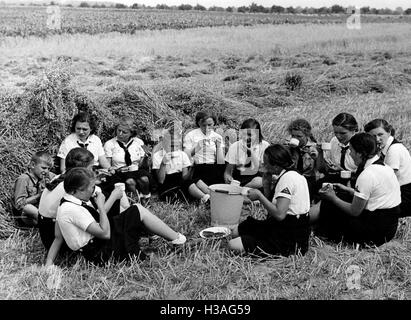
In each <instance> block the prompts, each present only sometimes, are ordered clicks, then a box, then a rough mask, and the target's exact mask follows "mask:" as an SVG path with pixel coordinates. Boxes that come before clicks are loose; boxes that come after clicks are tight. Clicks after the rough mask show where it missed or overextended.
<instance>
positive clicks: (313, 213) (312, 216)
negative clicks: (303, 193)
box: [309, 201, 321, 224]
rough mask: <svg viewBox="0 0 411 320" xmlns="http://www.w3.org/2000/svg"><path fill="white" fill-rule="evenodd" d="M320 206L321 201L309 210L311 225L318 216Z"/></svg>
mask: <svg viewBox="0 0 411 320" xmlns="http://www.w3.org/2000/svg"><path fill="white" fill-rule="evenodd" d="M320 205H321V201H320V202H318V203H316V204H315V205H313V206H312V207H311V208H310V214H309V217H310V223H311V224H313V223H315V222H316V221H317V220H318V218H319V216H320Z"/></svg>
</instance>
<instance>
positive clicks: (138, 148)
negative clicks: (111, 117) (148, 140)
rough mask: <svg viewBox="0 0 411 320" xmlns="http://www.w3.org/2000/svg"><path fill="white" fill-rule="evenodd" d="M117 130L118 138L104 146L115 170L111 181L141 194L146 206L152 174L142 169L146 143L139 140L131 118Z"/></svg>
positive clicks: (122, 120)
mask: <svg viewBox="0 0 411 320" xmlns="http://www.w3.org/2000/svg"><path fill="white" fill-rule="evenodd" d="M118 123H119V124H118V126H117V128H116V136H115V137H114V138H113V139H111V140H108V141H107V142H106V143H105V144H104V151H105V154H106V157H107V159H108V161H110V163H111V168H113V169H114V170H115V174H114V176H113V177H110V178H109V180H110V181H111V182H112V183H113V184H114V183H117V182H124V183H126V186H127V189H128V190H129V191H130V192H132V193H133V194H134V195H135V196H136V197H138V196H137V190H139V191H140V192H141V195H140V197H139V198H140V200H141V203H142V204H143V205H145V204H146V203H147V202H148V201H149V199H150V197H151V193H150V173H149V172H148V171H147V170H145V169H142V168H141V163H142V161H143V159H144V156H145V152H144V149H143V145H144V142H143V141H142V140H141V139H139V138H137V136H136V135H137V127H136V125H135V124H134V121H133V120H132V119H131V118H130V117H122V118H120V120H119V122H118Z"/></svg>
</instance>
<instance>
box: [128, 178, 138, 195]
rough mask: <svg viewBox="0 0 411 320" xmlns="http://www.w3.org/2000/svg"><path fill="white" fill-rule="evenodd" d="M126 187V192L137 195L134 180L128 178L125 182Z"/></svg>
mask: <svg viewBox="0 0 411 320" xmlns="http://www.w3.org/2000/svg"><path fill="white" fill-rule="evenodd" d="M126 186H127V190H129V191H130V192H132V193H133V194H136V193H137V184H136V181H135V180H134V179H132V178H128V179H127V180H126Z"/></svg>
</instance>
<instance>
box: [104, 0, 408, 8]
mask: <svg viewBox="0 0 411 320" xmlns="http://www.w3.org/2000/svg"><path fill="white" fill-rule="evenodd" d="M110 1H113V2H119V3H124V4H127V5H131V4H133V3H138V4H145V5H150V6H155V5H157V4H167V5H169V6H172V5H180V4H182V3H184V4H191V5H196V4H197V3H199V4H201V5H203V6H205V7H207V8H208V7H211V6H220V7H224V8H226V7H229V6H233V7H239V6H243V5H245V6H248V5H250V4H251V3H252V2H254V3H256V4H258V5H263V6H264V7H271V6H272V5H274V4H275V5H279V6H282V7H289V6H293V7H297V6H301V7H314V8H320V7H331V6H332V5H334V4H339V5H341V6H343V7H348V6H358V7H364V6H370V7H373V8H377V9H381V8H391V9H395V8H397V7H402V8H403V9H406V8H411V0H110Z"/></svg>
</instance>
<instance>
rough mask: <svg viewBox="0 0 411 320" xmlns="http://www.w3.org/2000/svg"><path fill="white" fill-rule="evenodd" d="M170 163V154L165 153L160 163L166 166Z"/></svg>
mask: <svg viewBox="0 0 411 320" xmlns="http://www.w3.org/2000/svg"><path fill="white" fill-rule="evenodd" d="M170 161H171V154H170V153H169V152H167V153H166V154H165V155H164V157H163V160H162V163H163V164H167V163H169V162H170Z"/></svg>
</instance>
